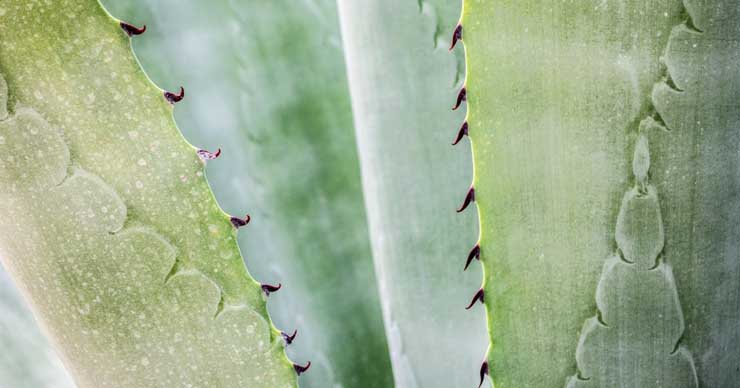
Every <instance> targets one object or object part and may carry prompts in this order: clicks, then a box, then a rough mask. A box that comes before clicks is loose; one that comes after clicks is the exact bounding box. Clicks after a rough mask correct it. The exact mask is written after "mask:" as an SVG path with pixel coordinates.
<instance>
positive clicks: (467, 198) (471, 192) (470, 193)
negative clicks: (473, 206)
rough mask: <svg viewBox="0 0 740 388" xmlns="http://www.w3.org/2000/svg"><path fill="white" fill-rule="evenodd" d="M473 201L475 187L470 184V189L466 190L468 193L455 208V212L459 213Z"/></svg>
mask: <svg viewBox="0 0 740 388" xmlns="http://www.w3.org/2000/svg"><path fill="white" fill-rule="evenodd" d="M473 201H475V188H473V186H470V190H468V194H467V195H466V196H465V201H463V204H462V206H460V208H459V209H457V212H458V213H460V212H462V211H463V210H465V209H466V208H467V207H468V205H470V203H471V202H473Z"/></svg>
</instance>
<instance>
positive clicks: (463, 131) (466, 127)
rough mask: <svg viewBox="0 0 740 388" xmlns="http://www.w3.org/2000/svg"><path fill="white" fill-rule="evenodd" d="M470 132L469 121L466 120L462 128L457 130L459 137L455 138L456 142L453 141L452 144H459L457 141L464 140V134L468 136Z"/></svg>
mask: <svg viewBox="0 0 740 388" xmlns="http://www.w3.org/2000/svg"><path fill="white" fill-rule="evenodd" d="M467 134H468V122H467V121H465V122H464V123H463V124H462V126H461V127H460V130H459V131H458V132H457V137H456V138H455V142H454V143H452V145H457V143H459V142H460V140H462V138H463V136H466V135H467Z"/></svg>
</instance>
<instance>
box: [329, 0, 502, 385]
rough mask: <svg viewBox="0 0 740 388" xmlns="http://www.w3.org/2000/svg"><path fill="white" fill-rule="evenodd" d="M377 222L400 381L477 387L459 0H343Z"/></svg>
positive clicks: (479, 315)
mask: <svg viewBox="0 0 740 388" xmlns="http://www.w3.org/2000/svg"><path fill="white" fill-rule="evenodd" d="M338 3H339V9H340V20H341V23H342V35H343V39H344V44H345V52H346V57H347V68H348V77H349V81H350V90H351V95H352V106H353V111H354V115H355V123H356V132H357V142H358V145H359V152H360V160H361V167H362V175H363V190H364V193H365V200H366V206H367V209H368V219H369V225H370V232H371V237H372V244H373V252H374V257H375V266H376V273H377V274H378V282H379V284H380V294H381V300H382V305H383V314H384V319H385V326H386V332H387V335H388V342H389V347H390V350H391V357H392V362H393V368H394V376H395V381H396V386H397V387H404V388H414V387H425V388H430V387H444V388H448V387H474V386H477V384H478V370H479V369H480V365H481V362H482V361H483V359H484V357H485V352H486V347H487V343H488V340H487V337H486V335H485V326H484V322H483V309H482V307H481V306H477V307H473V308H471V311H465V309H464V307H465V306H466V304H467V303H468V301H469V300H470V298H471V297H472V296H473V295H474V294H475V293H476V291H477V290H478V288H479V287H480V281H481V275H480V271H479V267H478V266H471V269H469V270H468V271H467V272H463V267H464V265H465V259H466V256H467V255H468V251H470V249H471V248H473V246H474V245H475V240H476V229H475V212H474V211H470V210H469V211H468V212H466V213H464V214H456V213H455V207H456V206H457V205H459V202H460V201H462V199H463V197H464V195H465V193H466V191H467V189H468V186H469V185H470V181H471V175H472V168H471V162H470V153H469V151H468V150H467V148H466V147H467V144H465V143H460V144H459V145H458V146H457V148H455V147H452V146H451V145H450V143H451V142H452V141H453V139H454V137H455V133H456V132H457V130H458V128H459V127H460V125H461V124H462V121H463V114H462V113H454V112H451V111H450V107H451V106H452V104H453V102H454V100H455V95H456V94H457V89H458V88H459V87H460V85H461V83H462V80H461V79H460V78H459V77H460V75H461V74H462V69H461V66H462V57H461V56H460V57H456V56H455V55H452V54H450V53H449V52H448V46H449V45H450V42H449V40H447V39H448V38H449V37H450V36H451V35H452V31H453V29H454V27H455V21H456V19H457V18H458V16H459V14H460V8H459V7H460V3H459V2H458V1H443V0H434V1H427V0H424V1H420V2H418V3H417V2H416V1H397V0H374V1H339V2H338Z"/></svg>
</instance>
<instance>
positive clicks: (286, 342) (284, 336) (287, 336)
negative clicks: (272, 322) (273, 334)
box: [280, 329, 298, 345]
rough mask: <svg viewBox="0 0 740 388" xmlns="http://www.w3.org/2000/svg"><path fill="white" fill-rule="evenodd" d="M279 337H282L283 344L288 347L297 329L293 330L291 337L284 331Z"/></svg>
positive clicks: (296, 333)
mask: <svg viewBox="0 0 740 388" xmlns="http://www.w3.org/2000/svg"><path fill="white" fill-rule="evenodd" d="M280 335H281V336H283V339H284V340H285V344H287V345H290V344H292V343H293V340H294V339H295V336H296V335H298V329H295V330H293V334H291V335H288V333H286V332H284V331H281V332H280Z"/></svg>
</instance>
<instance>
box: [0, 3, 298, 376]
mask: <svg viewBox="0 0 740 388" xmlns="http://www.w3.org/2000/svg"><path fill="white" fill-rule="evenodd" d="M1 8H2V12H0V15H1V16H0V37H1V38H0V74H2V77H1V78H0V79H2V80H3V81H2V84H3V86H4V85H5V82H6V81H7V86H8V87H7V88H4V87H3V88H0V90H1V91H2V92H1V93H0V106H7V107H8V108H9V109H8V111H9V112H8V113H7V115H6V114H5V111H3V112H2V113H3V114H2V115H0V116H2V117H0V120H1V121H0V139H1V141H0V155H2V159H1V160H2V163H0V203H2V204H3V206H2V208H0V211H1V212H2V213H1V217H0V257H1V258H2V259H3V264H4V266H5V267H6V269H7V270H8V271H9V272H10V274H11V275H13V277H14V278H15V280H16V281H17V282H18V283H19V287H20V288H21V290H22V291H23V292H24V294H25V295H26V296H27V297H28V299H29V300H30V302H31V304H32V306H33V308H34V310H35V311H36V312H37V313H38V317H39V320H40V321H41V323H42V325H43V326H44V327H45V329H46V331H47V332H48V333H49V335H50V337H51V339H52V341H53V342H54V343H55V345H56V346H57V347H58V349H59V350H60V352H61V354H62V358H63V359H64V361H65V363H66V365H67V366H68V368H69V369H70V371H71V374H72V375H73V376H74V378H75V380H76V382H77V384H78V385H79V386H80V387H112V386H115V387H141V386H184V385H187V384H192V385H198V386H255V385H261V386H274V387H291V386H295V372H294V371H293V368H292V367H291V364H290V363H289V362H288V361H287V359H286V358H285V356H284V352H283V345H282V342H283V341H282V339H281V338H280V336H279V335H277V332H276V331H275V330H274V328H272V326H271V324H270V321H269V318H268V317H267V312H266V309H265V303H264V299H263V298H264V297H263V296H262V293H261V290H260V287H259V285H258V284H257V283H256V282H254V281H253V280H251V278H250V277H249V275H248V274H247V271H246V268H245V266H244V264H243V262H242V259H241V255H240V254H239V251H238V248H237V246H236V241H235V235H236V232H235V230H234V228H233V227H232V225H231V223H230V222H229V217H228V216H227V215H226V214H224V213H223V212H222V211H221V210H220V209H219V207H218V206H217V205H216V202H215V201H214V199H213V196H212V193H211V191H210V189H209V187H208V185H207V183H206V181H205V178H204V177H203V164H202V162H201V160H199V158H198V156H197V155H196V153H195V149H193V148H192V147H191V146H189V145H188V144H187V143H186V142H185V141H184V140H183V139H182V137H181V135H180V133H179V131H178V130H177V128H176V127H175V125H174V123H173V121H172V118H171V114H172V108H171V106H169V104H168V103H167V102H166V101H165V100H164V98H163V96H162V92H161V91H160V90H158V89H157V88H155V87H154V86H153V85H152V84H151V83H150V82H149V80H148V79H146V77H145V76H144V75H143V73H142V72H141V70H140V68H139V65H138V63H137V62H136V61H135V59H134V58H133V56H132V55H131V52H130V48H129V39H128V37H127V36H126V35H125V34H124V32H123V31H122V30H121V28H120V27H119V25H118V22H117V21H115V20H113V19H111V18H110V17H109V16H108V15H107V14H106V12H105V11H104V10H103V9H102V8H101V7H100V6H99V4H98V3H97V2H96V1H93V0H61V1H56V2H53V3H28V2H25V1H20V0H19V1H11V2H5V3H3V5H2V6H1ZM6 91H7V93H6ZM6 104H7V105H6Z"/></svg>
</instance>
